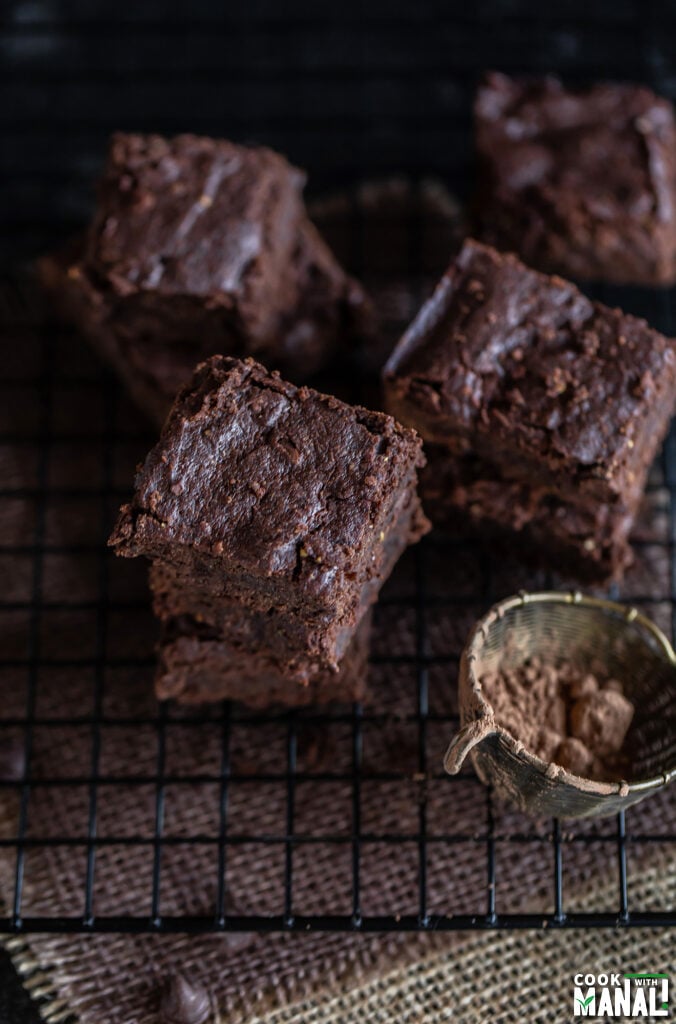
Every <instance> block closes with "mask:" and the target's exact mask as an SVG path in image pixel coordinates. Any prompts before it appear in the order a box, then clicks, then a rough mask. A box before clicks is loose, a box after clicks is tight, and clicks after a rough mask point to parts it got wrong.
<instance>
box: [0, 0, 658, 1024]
mask: <svg viewBox="0 0 676 1024" xmlns="http://www.w3.org/2000/svg"><path fill="white" fill-rule="evenodd" d="M675 33H676V3H670V2H668V0H650V2H649V0H561V2H546V0H540V2H539V3H527V2H524V0H475V2H473V3H471V2H465V3H453V2H450V0H427V2H425V0H418V2H411V0H409V2H397V0H369V2H362V3H358V2H353V0H342V2H341V3H335V2H333V3H326V2H322V0H246V2H244V3H241V4H240V3H215V2H209V0H190V2H185V0H183V2H180V3H175V2H174V3H172V2H170V0H137V2H131V0H127V2H125V0H119V2H117V3H112V2H110V0H19V2H17V0H4V2H3V3H1V4H0V118H2V122H3V123H2V131H1V138H2V143H1V145H0V179H1V184H0V260H2V262H3V263H4V264H5V265H7V264H8V263H10V264H11V263H14V262H16V261H17V260H19V261H21V262H23V261H24V260H26V259H29V258H30V257H31V256H34V255H35V254H37V253H38V252H40V251H41V250H43V249H44V248H45V247H47V246H49V245H51V244H54V243H57V242H58V241H60V240H61V239H62V238H64V237H66V236H67V235H68V234H70V233H71V232H73V231H74V230H76V229H77V228H78V227H79V226H80V225H81V224H82V223H83V222H84V221H85V219H86V217H87V215H88V212H89V210H90V206H91V201H92V195H93V190H92V182H93V180H94V178H95V176H96V173H97V171H98V169H99V167H100V165H101V161H102V158H103V154H104V151H105V145H106V139H107V136H108V135H109V133H110V132H111V131H113V130H115V129H125V130H139V131H153V130H154V131H159V132H163V133H175V132H179V131H195V132H204V133H208V134H216V135H225V136H228V137H231V138H234V139H237V140H242V141H257V142H264V143H267V144H269V145H271V146H273V147H275V148H277V149H280V150H282V151H284V152H285V153H286V154H287V155H288V156H289V157H290V158H291V159H292V160H293V161H295V162H296V163H298V164H300V165H301V166H303V167H306V168H307V169H308V170H309V172H310V183H309V190H310V191H311V192H313V193H316V192H319V191H322V190H326V189H328V188H332V187H334V186H336V185H342V184H346V183H352V182H354V181H358V180H360V179H363V178H366V177H369V178H373V177H383V176H391V175H393V174H401V173H404V174H408V175H410V176H413V177H418V176H421V175H433V176H437V177H440V178H441V179H443V180H444V181H445V182H446V183H447V184H448V185H449V186H450V187H451V188H452V189H454V190H456V191H458V192H459V193H460V194H461V195H463V194H466V192H467V191H468V189H469V188H470V187H471V165H472V164H471V135H470V129H471V120H470V110H471V97H472V93H473V90H474V86H475V84H476V80H477V78H478V76H479V75H480V73H481V72H482V71H483V70H484V69H486V68H498V69H501V70H504V71H512V72H549V71H553V72H557V73H559V74H561V75H563V76H564V77H565V78H567V79H568V80H569V81H585V80H592V79H594V78H624V79H632V80H638V81H646V82H649V83H650V84H652V85H653V86H654V87H655V88H656V89H657V90H658V91H659V92H661V93H663V94H665V95H668V96H671V97H672V98H673V97H674V96H676V61H675V59H674V43H673V40H674V35H675ZM0 686H1V684H0ZM0 699H1V688H0ZM0 896H1V894H0ZM27 1006H28V1004H27V1001H26V999H25V997H23V996H22V995H21V993H20V991H19V989H18V986H17V984H16V980H12V972H11V968H10V967H9V965H8V963H6V962H5V961H3V960H2V957H1V956H0V1024H2V1022H6V1021H12V1022H15V1021H28V1020H31V1021H32V1020H34V1019H35V1020H37V1017H35V1015H34V1014H32V1013H31V1012H30V1011H29V1010H28V1009H27Z"/></svg>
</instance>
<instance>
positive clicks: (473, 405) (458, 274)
mask: <svg viewBox="0 0 676 1024" xmlns="http://www.w3.org/2000/svg"><path fill="white" fill-rule="evenodd" d="M384 385H385V395H386V406H387V409H388V411H389V412H390V413H392V414H393V415H394V416H396V417H397V418H398V419H399V420H400V421H401V422H403V423H406V424H407V425H409V426H412V427H415V429H416V430H418V431H419V433H420V434H422V436H423V438H424V439H425V441H426V442H431V443H434V444H437V445H441V446H443V447H444V448H446V449H447V450H448V451H449V452H452V453H455V454H456V455H457V454H462V453H466V452H468V451H472V452H473V453H474V454H477V455H479V456H480V457H482V458H484V459H486V460H487V461H489V462H492V463H494V464H495V465H497V466H498V467H499V469H500V472H501V473H502V474H503V475H504V476H508V477H514V478H516V479H520V480H525V481H526V482H528V483H530V484H537V485H540V486H544V487H547V488H548V489H549V490H550V491H551V492H552V493H553V494H555V495H557V496H558V497H559V498H561V499H562V500H564V501H568V502H572V503H575V504H582V503H601V504H612V503H614V502H619V503H622V504H623V505H624V506H625V507H627V508H631V507H633V505H634V503H635V501H636V496H637V495H638V494H639V493H640V492H641V491H642V489H643V486H644V484H645V480H646V476H647V473H648V469H649V467H650V464H651V462H652V461H653V458H654V456H655V454H656V452H657V449H658V447H659V445H660V442H661V440H662V438H663V436H664V434H665V432H666V430H667V428H668V425H669V420H670V417H671V414H672V411H673V408H674V401H675V399H676V352H675V349H674V342H673V340H670V339H667V338H664V337H663V336H662V335H661V334H658V333H657V332H656V331H654V330H652V329H651V328H650V327H649V326H648V325H647V324H646V323H645V322H644V321H643V320H639V319H637V318H635V317H632V316H628V315H625V314H624V313H622V312H621V311H620V310H618V309H609V308H607V307H605V306H602V305H600V304H599V303H594V302H591V301H590V300H589V299H587V298H586V297H585V296H584V295H582V294H581V292H579V291H578V290H577V288H575V287H574V285H572V284H570V283H568V282H566V281H563V280H561V279H560V278H556V277H545V276H544V275H542V274H539V273H537V272H536V271H533V270H529V269H528V268H527V267H525V266H524V265H523V264H522V263H521V262H520V261H519V260H518V259H517V258H516V257H514V256H511V255H503V254H500V253H498V252H496V251H495V250H494V249H491V248H489V247H487V246H484V245H481V244H479V243H477V242H474V241H472V240H468V241H467V242H466V243H465V245H464V246H463V249H462V251H461V253H460V255H459V257H458V259H457V260H456V262H455V263H454V264H453V265H452V266H451V267H450V268H449V270H448V271H447V273H446V274H445V276H444V277H443V278H442V280H441V282H440V284H439V285H438V287H437V289H436V291H435V292H434V295H433V296H432V298H431V299H430V300H429V301H428V302H427V303H426V304H425V305H424V306H423V308H422V310H421V311H420V313H419V314H418V316H417V317H416V319H415V320H414V322H413V324H412V325H411V326H410V328H409V329H408V331H407V332H406V334H405V335H404V337H403V338H402V339H401V341H400V342H399V344H398V346H397V347H396V349H395V351H394V352H393V354H392V356H391V358H390V360H389V362H388V364H387V366H386V368H385V371H384Z"/></svg>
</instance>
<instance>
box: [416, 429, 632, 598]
mask: <svg viewBox="0 0 676 1024" xmlns="http://www.w3.org/2000/svg"><path fill="white" fill-rule="evenodd" d="M420 495H421V498H422V501H423V506H424V508H425V512H426V513H427V515H428V516H429V517H430V519H431V520H432V522H433V523H434V524H435V525H436V526H439V527H441V528H442V529H445V530H448V531H449V532H452V533H456V534H459V535H461V536H465V535H467V536H473V537H478V538H479V539H482V540H488V541H490V542H491V543H493V544H494V545H495V546H496V547H498V548H501V547H504V548H505V549H506V550H507V551H510V552H514V550H515V549H516V550H518V552H519V556H520V557H521V558H522V559H523V560H524V561H525V562H527V563H528V564H530V565H534V566H537V567H543V568H547V569H554V570H556V571H557V572H559V573H561V574H562V575H563V576H565V577H570V578H574V579H578V580H585V581H587V582H600V581H602V580H607V579H611V578H619V577H621V575H622V573H623V572H624V570H625V569H626V568H627V566H628V565H629V564H630V563H631V560H632V554H631V548H630V546H629V532H630V530H631V527H632V524H633V520H634V515H635V511H636V510H635V508H632V509H631V510H627V509H626V508H625V507H624V506H622V505H619V504H615V505H603V504H600V505H596V506H595V507H591V506H590V507H588V508H585V507H581V506H579V505H574V504H571V503H569V502H564V501H561V500H560V499H559V498H557V497H556V496H554V495H552V494H551V492H550V491H548V490H547V488H544V487H538V486H537V485H529V484H527V483H523V482H522V481H518V480H510V479H505V478H504V477H503V476H501V474H500V472H499V470H498V469H497V468H496V467H495V466H492V465H490V464H488V463H485V462H482V461H481V460H478V459H476V458H474V457H473V456H471V455H466V456H455V455H450V454H449V453H448V452H447V451H445V450H444V449H443V448H437V447H435V446H428V447H427V465H426V466H425V468H424V469H423V470H422V473H421V476H420Z"/></svg>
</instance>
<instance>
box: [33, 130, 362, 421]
mask: <svg viewBox="0 0 676 1024" xmlns="http://www.w3.org/2000/svg"><path fill="white" fill-rule="evenodd" d="M304 180H305V179H304V175H303V174H302V173H301V172H300V171H298V170H297V169H296V168H294V167H292V166H290V164H288V163H287V161H286V160H285V159H284V158H283V157H281V156H279V155H278V154H277V153H273V152H272V151H270V150H268V149H264V148H247V147H244V146H237V145H234V144H233V143H231V142H227V141H224V140H217V139H209V138H202V137H198V136H195V135H180V136H178V137H176V138H174V139H165V138H162V137H160V136H158V135H125V134H117V135H114V136H113V138H112V141H111V145H110V150H109V154H108V161H107V165H106V168H105V172H104V175H103V178H102V180H101V183H100V187H99V196H98V206H97V210H96V214H95V217H94V219H93V221H92V223H91V225H90V227H89V229H88V231H87V232H86V234H85V236H84V237H83V238H82V239H80V240H77V241H76V242H74V243H72V244H71V245H70V246H69V247H68V248H67V250H66V251H64V252H62V253H59V254H58V255H56V256H53V257H48V258H46V259H43V260H42V261H41V263H40V264H39V269H40V273H41V277H42V280H43V282H44V284H45V285H46V287H47V288H48V290H49V291H50V292H51V294H52V295H53V297H54V299H55V302H56V304H57V307H58V309H59V310H60V312H61V315H62V316H64V317H65V318H66V319H67V320H69V321H70V322H72V323H74V324H75V325H76V326H78V327H79V328H80V329H82V330H83V332H84V333H85V335H86V336H87V337H88V338H89V339H90V340H91V342H92V343H93V345H94V346H95V347H96V348H97V349H98V350H99V351H100V352H101V353H102V354H103V356H104V357H105V358H106V359H107V360H108V362H110V363H111V364H112V365H113V367H114V368H115V369H116V371H117V372H118V373H119V375H120V376H121V377H122V379H123V381H124V382H125V385H126V386H127V388H128V390H129V391H130V393H131V394H132V395H133V396H134V398H135V399H136V401H137V402H138V403H139V405H140V406H141V407H142V408H143V409H144V411H146V412H147V413H148V414H149V415H151V416H152V417H154V418H155V420H156V421H157V422H158V423H162V422H163V420H164V418H165V416H166V413H167V412H168V410H169V407H170V405H171V401H172V400H173V398H174V397H175V395H176V393H177V392H178V390H179V388H180V387H181V386H182V385H183V384H185V382H186V381H187V380H188V379H189V377H190V374H191V373H192V370H193V369H194V367H195V365H196V364H197V363H198V362H199V361H200V360H202V359H204V358H206V357H208V356H210V355H213V354H217V353H218V354H226V355H233V356H238V357H240V356H247V355H252V356H255V357H256V358H257V359H259V360H261V361H262V362H263V363H265V365H266V366H269V367H278V368H279V369H280V370H283V371H284V372H285V373H287V374H289V375H290V376H291V377H292V378H294V379H298V380H301V379H306V378H308V377H309V376H311V375H312V374H314V373H315V372H317V371H318V370H319V369H320V368H322V367H324V366H325V365H326V364H327V363H328V362H329V361H330V360H331V358H332V357H333V356H334V355H335V353H336V351H337V349H338V348H339V347H340V346H345V347H348V346H349V345H350V344H351V343H352V342H355V341H356V340H357V339H358V338H359V337H361V336H362V335H364V334H365V333H368V331H369V326H370V310H369V304H368V302H367V300H366V297H365V295H364V293H363V291H362V289H361V287H360V286H359V285H358V284H357V283H356V282H355V281H353V280H352V279H351V278H350V277H348V276H347V275H346V274H345V273H344V272H343V270H342V269H341V268H340V267H339V265H338V264H337V263H336V261H335V259H334V258H333V256H332V255H331V253H330V252H329V250H328V248H327V247H326V245H325V244H324V242H323V241H322V239H321V238H320V236H319V234H318V233H317V231H316V229H315V228H314V226H313V225H312V224H311V222H310V221H309V219H308V217H307V213H306V211H305V207H304V204H303V199H302V189H303V184H304Z"/></svg>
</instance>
